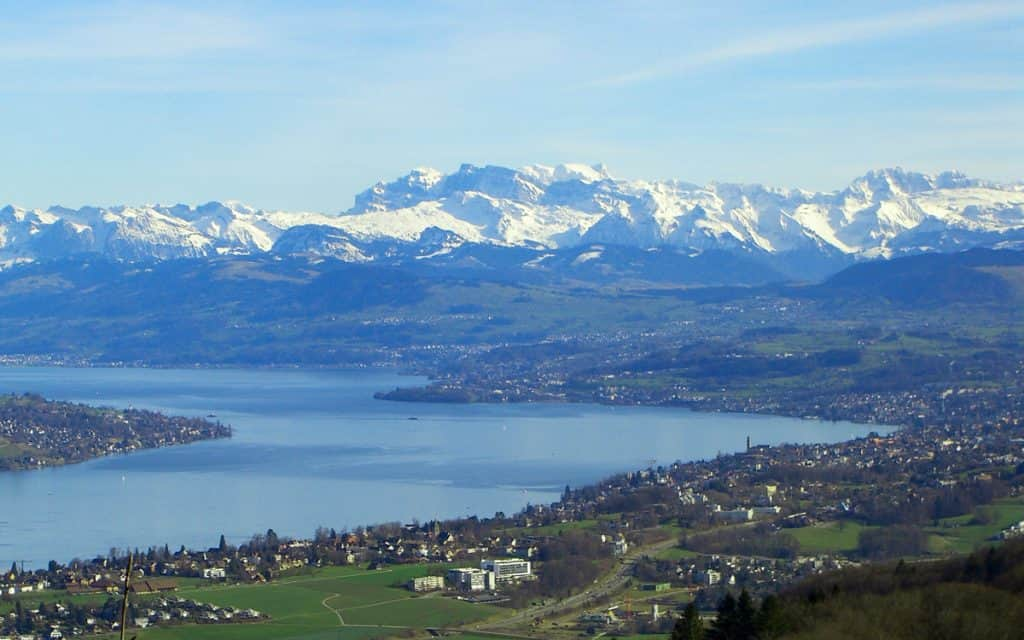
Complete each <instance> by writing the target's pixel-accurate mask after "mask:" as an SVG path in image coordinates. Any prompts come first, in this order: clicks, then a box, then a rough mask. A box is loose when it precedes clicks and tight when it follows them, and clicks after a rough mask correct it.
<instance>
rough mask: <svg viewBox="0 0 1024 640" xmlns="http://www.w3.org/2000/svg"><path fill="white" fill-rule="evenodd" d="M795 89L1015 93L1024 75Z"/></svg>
mask: <svg viewBox="0 0 1024 640" xmlns="http://www.w3.org/2000/svg"><path fill="white" fill-rule="evenodd" d="M790 87H791V88H793V89H798V90H800V89H802V90H809V91H921V90H924V91H949V92H958V91H965V92H986V93H1002V92H1007V93H1016V92H1021V91H1024V75H1012V74H985V73H981V74H967V75H927V76H912V75H907V76H901V77H898V78H896V77H883V78H871V77H864V78H839V79H836V80H821V81H814V82H800V83H795V84H793V85H790Z"/></svg>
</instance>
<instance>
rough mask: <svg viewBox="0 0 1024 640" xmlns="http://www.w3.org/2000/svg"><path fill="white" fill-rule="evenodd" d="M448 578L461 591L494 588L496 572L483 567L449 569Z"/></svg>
mask: <svg viewBox="0 0 1024 640" xmlns="http://www.w3.org/2000/svg"><path fill="white" fill-rule="evenodd" d="M448 580H449V581H450V582H451V583H452V584H453V585H455V588H456V589H458V590H459V591H485V590H492V591H493V590H494V582H495V581H494V574H493V573H492V572H490V571H484V570H483V569H474V568H465V569H449V570H448Z"/></svg>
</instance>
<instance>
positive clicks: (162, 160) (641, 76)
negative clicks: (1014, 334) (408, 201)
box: [0, 0, 1024, 212]
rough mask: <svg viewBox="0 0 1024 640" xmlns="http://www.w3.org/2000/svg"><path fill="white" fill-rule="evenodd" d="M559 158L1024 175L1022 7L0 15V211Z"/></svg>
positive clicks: (817, 178)
mask: <svg viewBox="0 0 1024 640" xmlns="http://www.w3.org/2000/svg"><path fill="white" fill-rule="evenodd" d="M561 162H583V163H587V164H594V163H604V164H606V165H607V166H608V168H609V169H610V171H611V173H612V174H613V175H615V176H616V177H620V178H625V179H663V178H678V179H682V180H687V181H691V182H698V183H704V182H709V181H740V182H762V183H767V184H771V185H778V186H787V187H802V188H807V189H814V190H831V189H838V188H842V187H843V186H845V185H846V184H847V183H848V182H850V181H851V180H852V179H853V178H855V177H856V176H859V175H861V174H863V173H864V172H865V171H867V170H868V169H872V168H881V167H890V166H902V167H904V168H907V169H913V170H918V171H926V172H936V171H942V170H946V169H954V168H955V169H960V170H963V171H965V172H967V173H968V174H970V175H973V176H977V177H982V178H988V179H992V180H997V181H1017V180H1021V179H1024V0H1019V1H1017V2H988V1H979V2H970V1H968V2H957V3H936V2H926V3H925V2H892V1H885V2H874V1H873V0H864V1H859V2H853V3H838V2H827V3H808V2H792V3H785V2H772V3H768V2H763V1H753V2H701V3H689V2H682V1H680V0H675V1H669V2H655V1H651V2H648V1H645V0H633V1H629V2H605V1H603V0H587V1H586V2H576V1H573V2H557V1H554V0H551V1H546V2H541V1H536V2H533V1H527V0H524V1H519V2H479V1H465V2H463V1H454V0H453V1H450V2H407V3H399V2H387V1H384V0H380V1H377V2H366V3H356V2H301V1H292V2H287V3H286V2H279V3H269V2H259V1H255V0H246V1H245V2H237V3H232V2H230V1H221V2H217V3H208V2H203V3H189V2H174V3H170V2H167V3H149V2H143V1H134V2H96V3H93V2H84V1H75V2H60V1H50V2H45V3H39V2H28V1H26V2H7V1H5V0H0V204H2V203H8V202H10V203H14V204H16V205H20V206H25V207H48V206H51V205H55V204H61V205H65V206H72V207H78V206H82V205H87V204H91V205H111V204H117V203H125V204H144V203H156V202H160V203H164V204H167V203H174V202H186V203H200V202H206V201H209V200H228V199H234V200H242V201H244V202H247V203H249V204H251V205H253V206H257V207H261V208H267V209H287V210H307V211H324V212H337V211H341V210H344V209H347V208H348V207H350V206H351V204H352V198H353V196H354V195H355V194H356V193H357V192H359V191H362V190H363V189H365V188H367V187H369V186H371V185H372V184H373V183H375V182H377V181H379V180H387V179H392V178H394V177H397V176H399V175H403V174H405V173H407V172H408V171H409V170H410V169H412V168H413V167H423V166H428V167H434V168H437V169H440V170H442V171H445V172H450V171H454V170H456V169H457V168H458V167H459V165H460V164H462V163H473V164H480V165H483V164H496V165H503V166H513V167H518V166H523V165H527V164H533V163H541V164H558V163H561Z"/></svg>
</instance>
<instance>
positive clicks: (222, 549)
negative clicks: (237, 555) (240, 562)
mask: <svg viewBox="0 0 1024 640" xmlns="http://www.w3.org/2000/svg"><path fill="white" fill-rule="evenodd" d="M217 549H218V550H219V551H220V552H221V553H224V552H225V551H227V550H228V541H227V540H226V539H225V538H224V534H223V533H222V534H220V543H218V544H217Z"/></svg>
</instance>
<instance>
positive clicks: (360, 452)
mask: <svg viewBox="0 0 1024 640" xmlns="http://www.w3.org/2000/svg"><path fill="white" fill-rule="evenodd" d="M421 382H422V380H419V379H417V378H409V377H404V376H398V375H396V374H393V373H389V372H380V371H323V370H224V369H213V370H211V369H189V370H167V369H72V368H56V367H7V368H0V393H8V392H16V393H21V392H26V391H32V392H36V393H41V394H43V395H45V396H46V397H48V398H53V399H59V400H72V401H77V402H86V403H90V404H97V405H105V406H114V407H122V408H123V407H129V406H134V407H136V408H147V409H156V410H160V411H163V412H165V413H169V414H179V415H194V416H206V415H209V414H214V415H216V416H217V419H219V420H220V421H222V422H224V423H226V424H230V425H231V426H232V427H234V437H233V438H231V439H230V440H218V441H213V442H202V443H197V444H192V445H186V446H181V447H169V448H165V449H156V450H150V451H143V452H139V453H135V454H131V455H125V456H116V457H110V458H102V459H98V460H92V461H89V462H86V463H83V464H78V465H70V466H66V467H60V468H51V469H42V470H38V471H27V472H11V473H0V567H2V566H9V565H10V563H11V562H12V561H15V560H17V561H19V562H20V561H25V564H26V566H35V567H38V566H41V565H44V564H45V563H46V562H47V561H49V560H50V559H51V558H52V559H59V560H62V561H66V560H70V559H71V558H73V557H87V556H92V555H95V554H99V553H106V552H107V551H108V550H109V549H110V548H111V547H117V548H129V547H148V546H150V545H154V544H159V545H163V544H168V545H170V546H171V547H172V548H176V547H178V546H180V545H182V544H184V545H186V546H189V547H197V548H198V547H202V548H205V547H208V546H213V545H215V544H216V542H217V540H218V538H219V536H220V534H221V533H223V534H225V536H226V537H227V538H228V540H229V541H231V542H236V543H237V542H240V541H242V540H245V539H247V538H248V537H249V536H251V535H252V534H253V533H257V532H265V531H266V530H267V529H268V528H273V529H274V530H275V531H276V532H277V533H278V534H280V535H290V536H307V537H308V536H311V535H312V533H313V531H314V529H315V528H316V527H317V526H321V525H322V526H327V527H334V528H337V529H343V528H346V527H354V526H358V525H361V524H372V523H376V522H385V521H395V520H401V521H404V522H408V521H410V520H411V519H413V518H418V519H420V520H426V519H430V518H435V517H441V518H444V517H453V516H460V515H468V514H479V515H490V514H493V513H495V512H496V511H504V512H506V513H513V512H515V511H517V510H519V509H521V508H522V507H524V506H525V505H526V504H528V503H547V502H552V501H553V500H556V499H557V497H558V495H559V493H560V492H561V489H562V488H563V487H564V486H565V485H566V484H570V485H573V486H578V485H581V484H585V483H590V482H594V481H596V480H599V479H600V478H602V477H604V476H607V475H610V474H612V473H617V472H621V471H629V470H633V469H639V468H642V467H646V466H648V465H650V464H652V462H654V461H657V462H656V463H657V464H667V463H670V462H673V461H675V460H696V459H702V458H709V457H712V456H714V455H716V454H717V453H719V452H732V451H739V450H741V449H743V447H744V446H745V440H746V437H747V435H750V436H751V437H752V439H753V441H754V442H755V443H767V444H777V443H781V442H835V441H839V440H845V439H848V438H851V437H856V436H859V435H863V434H866V433H867V432H869V431H871V430H872V429H873V428H875V427H870V426H865V425H855V424H851V423H826V422H817V421H809V420H798V419H793V418H778V417H768V416H752V415H738V414H714V413H694V412H690V411H687V410H683V409H662V408H643V407H606V406H599V405H581V404H566V405H555V404H522V405H447V404H407V403H395V402H385V401H380V400H375V399H374V398H373V393H374V392H375V391H382V390H388V389H391V388H393V387H396V386H409V385H413V384H418V383H421ZM410 418H415V419H414V420H413V419H410Z"/></svg>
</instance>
